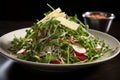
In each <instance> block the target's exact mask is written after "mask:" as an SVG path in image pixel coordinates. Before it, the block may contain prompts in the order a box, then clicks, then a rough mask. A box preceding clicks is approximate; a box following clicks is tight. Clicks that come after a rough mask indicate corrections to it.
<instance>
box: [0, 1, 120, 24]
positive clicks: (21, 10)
mask: <svg viewBox="0 0 120 80" xmlns="http://www.w3.org/2000/svg"><path fill="white" fill-rule="evenodd" d="M47 3H49V4H50V5H51V6H52V7H53V8H55V9H56V8H58V7H60V8H61V9H62V10H63V11H64V12H66V13H67V14H68V15H71V16H73V15H75V14H77V15H78V18H79V19H80V20H83V18H82V13H84V12H86V11H104V12H111V13H114V14H115V16H116V18H115V20H114V21H115V22H119V21H120V12H119V11H120V7H119V5H116V4H117V2H116V0H0V20H11V21H36V20H37V19H38V20H39V19H42V18H43V17H44V15H43V13H45V12H47V11H49V10H51V9H50V8H49V7H48V6H47V5H46V4H47Z"/></svg>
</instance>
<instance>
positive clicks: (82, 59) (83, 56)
mask: <svg viewBox="0 0 120 80" xmlns="http://www.w3.org/2000/svg"><path fill="white" fill-rule="evenodd" d="M78 58H79V59H80V60H81V61H84V60H86V59H87V58H88V57H87V56H86V55H84V54H81V55H80V56H78Z"/></svg>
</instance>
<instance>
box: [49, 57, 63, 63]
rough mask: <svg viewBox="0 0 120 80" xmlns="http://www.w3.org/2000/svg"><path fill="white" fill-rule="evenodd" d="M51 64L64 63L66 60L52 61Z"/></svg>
mask: <svg viewBox="0 0 120 80" xmlns="http://www.w3.org/2000/svg"><path fill="white" fill-rule="evenodd" d="M50 63H52V64H60V63H64V59H63V58H59V59H56V60H52V61H51V62H50Z"/></svg>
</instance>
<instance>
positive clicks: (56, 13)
mask: <svg viewBox="0 0 120 80" xmlns="http://www.w3.org/2000/svg"><path fill="white" fill-rule="evenodd" d="M65 16H66V14H65V13H64V12H61V9H60V8H57V9H55V10H54V11H52V12H51V13H49V14H48V15H47V16H46V17H44V18H43V19H42V20H40V21H39V22H38V23H37V24H39V23H40V22H42V23H45V22H46V21H48V20H50V19H51V18H57V17H65Z"/></svg>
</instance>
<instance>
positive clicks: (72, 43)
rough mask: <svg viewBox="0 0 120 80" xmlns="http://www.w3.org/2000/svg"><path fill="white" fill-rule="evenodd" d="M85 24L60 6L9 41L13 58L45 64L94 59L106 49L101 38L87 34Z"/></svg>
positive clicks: (107, 46)
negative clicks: (19, 35) (19, 36)
mask: <svg viewBox="0 0 120 80" xmlns="http://www.w3.org/2000/svg"><path fill="white" fill-rule="evenodd" d="M88 30H89V27H88V26H87V25H84V24H83V23H82V22H81V21H80V20H79V19H78V17H77V15H75V16H68V15H67V14H66V13H65V12H62V10H61V9H60V8H57V9H53V11H50V12H47V13H46V14H45V17H44V18H43V19H41V20H39V21H37V22H36V23H34V24H33V25H32V26H31V27H30V28H29V29H27V30H26V35H25V37H23V38H22V37H21V38H17V37H15V38H14V39H13V40H12V41H11V48H10V50H11V51H12V54H14V55H16V57H17V58H20V59H23V60H27V61H32V62H39V63H48V64H75V63H86V62H91V61H94V60H96V59H98V58H100V57H101V56H103V55H104V53H106V52H107V51H109V50H110V48H109V45H107V44H106V43H105V41H104V40H103V41H102V40H100V39H99V38H96V37H94V35H92V34H91V33H89V31H88Z"/></svg>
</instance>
